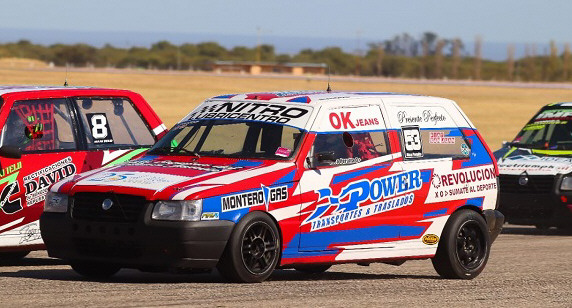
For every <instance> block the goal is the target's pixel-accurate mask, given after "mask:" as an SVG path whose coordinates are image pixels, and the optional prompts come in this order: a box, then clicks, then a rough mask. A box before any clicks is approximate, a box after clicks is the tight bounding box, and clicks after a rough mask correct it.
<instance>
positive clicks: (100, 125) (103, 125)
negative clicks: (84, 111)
mask: <svg viewBox="0 0 572 308" xmlns="http://www.w3.org/2000/svg"><path fill="white" fill-rule="evenodd" d="M90 123H91V134H92V135H93V138H97V139H104V138H105V137H107V132H108V129H107V118H106V117H105V116H104V115H101V114H97V115H94V116H93V117H91V120H90Z"/></svg>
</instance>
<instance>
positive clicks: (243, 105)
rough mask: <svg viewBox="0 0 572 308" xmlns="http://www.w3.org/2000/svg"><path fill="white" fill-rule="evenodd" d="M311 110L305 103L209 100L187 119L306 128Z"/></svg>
mask: <svg viewBox="0 0 572 308" xmlns="http://www.w3.org/2000/svg"><path fill="white" fill-rule="evenodd" d="M311 111H312V107H310V106H304V105H296V106H290V105H286V104H272V103H263V102H220V101H209V102H205V103H203V104H202V105H201V106H199V107H198V108H197V109H195V110H193V111H192V112H191V113H190V114H189V115H188V116H187V117H186V118H185V120H195V119H231V120H234V119H236V120H247V121H261V122H272V123H278V124H288V125H291V126H296V127H300V128H304V126H305V125H306V122H308V119H309V118H310V114H311V113H312V112H311Z"/></svg>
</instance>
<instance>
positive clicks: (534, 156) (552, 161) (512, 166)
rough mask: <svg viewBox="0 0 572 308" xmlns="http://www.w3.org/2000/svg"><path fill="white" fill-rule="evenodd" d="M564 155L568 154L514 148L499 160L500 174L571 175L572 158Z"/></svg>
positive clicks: (555, 151)
mask: <svg viewBox="0 0 572 308" xmlns="http://www.w3.org/2000/svg"><path fill="white" fill-rule="evenodd" d="M566 152H570V151H566ZM563 154H567V153H563V151H557V150H534V149H522V148H512V149H510V150H508V151H506V153H505V154H504V155H503V156H502V157H500V158H498V167H499V172H500V173H501V174H522V173H523V172H525V171H526V173H528V174H531V175H555V174H559V173H564V174H565V173H570V172H572V157H568V156H563ZM570 154H572V152H571V153H570ZM570 154H568V155H570Z"/></svg>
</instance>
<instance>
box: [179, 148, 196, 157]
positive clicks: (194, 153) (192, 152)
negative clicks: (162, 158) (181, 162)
mask: <svg viewBox="0 0 572 308" xmlns="http://www.w3.org/2000/svg"><path fill="white" fill-rule="evenodd" d="M179 151H180V152H185V153H187V154H191V155H194V156H196V157H198V158H201V156H200V155H199V153H197V152H195V151H191V150H187V149H185V148H180V149H179Z"/></svg>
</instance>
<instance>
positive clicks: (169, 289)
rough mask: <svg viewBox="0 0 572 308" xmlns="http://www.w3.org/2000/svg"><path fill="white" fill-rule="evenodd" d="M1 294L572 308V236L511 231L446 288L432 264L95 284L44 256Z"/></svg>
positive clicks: (164, 301) (163, 276)
mask: <svg viewBox="0 0 572 308" xmlns="http://www.w3.org/2000/svg"><path fill="white" fill-rule="evenodd" d="M0 286H1V287H0V306H2V307H40V306H41V307H56V306H57V307H61V306H88V307H162V306H207V307H234V306H241V307H245V306H248V307H252V306H257V307H284V306H287V307H290V306H298V307H332V306H333V307H342V306H343V307H357V306H361V307H363V306H366V307H369V306H390V307H394V306H404V305H405V306H407V307H411V306H415V307H427V306H429V307H431V306H439V307H443V306H450V307H455V306H461V307H466V306H479V307H480V306H483V307H523V306H528V307H540V306H542V307H570V306H572V233H571V232H562V231H559V230H556V229H550V230H546V231H540V230H536V229H534V228H532V227H517V226H510V225H505V228H504V230H503V233H502V234H501V235H500V236H499V237H498V239H497V241H496V242H495V243H494V244H493V246H492V251H491V257H490V259H489V262H488V264H487V266H486V268H485V270H484V271H483V272H482V273H481V275H480V276H479V277H477V278H475V279H474V280H468V281H464V280H446V279H441V278H439V276H437V274H436V273H435V271H434V270H433V267H432V265H431V261H430V260H418V261H408V262H406V263H405V264H403V265H401V266H392V265H386V264H371V265H370V266H367V267H365V266H359V265H355V264H345V265H335V266H333V267H332V268H330V270H328V271H327V272H326V273H323V274H319V275H307V274H303V273H299V272H296V271H294V270H277V271H275V273H274V274H273V275H272V276H271V278H270V279H269V280H268V281H265V282H263V283H258V284H232V283H227V282H225V281H224V280H223V279H222V278H221V277H220V276H219V274H218V273H217V272H216V271H213V272H212V273H210V274H193V275H188V274H168V273H142V272H139V271H137V270H121V271H120V272H119V273H118V274H117V275H116V276H114V277H113V278H112V279H111V280H109V281H105V282H96V281H88V280H85V279H83V278H82V277H81V276H79V275H78V274H76V273H75V272H74V271H72V270H71V268H70V267H69V266H67V265H66V264H65V263H64V262H62V261H60V260H56V259H51V258H48V257H47V253H46V252H45V251H38V252H33V253H31V254H30V255H29V256H28V257H26V258H24V259H23V260H22V261H19V262H16V263H12V264H6V263H4V264H2V265H0Z"/></svg>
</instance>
